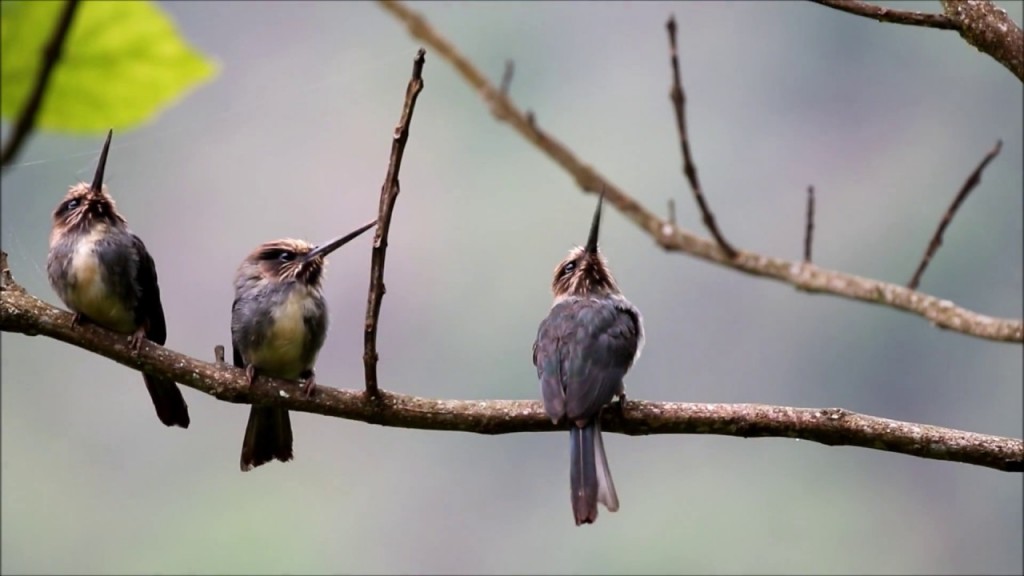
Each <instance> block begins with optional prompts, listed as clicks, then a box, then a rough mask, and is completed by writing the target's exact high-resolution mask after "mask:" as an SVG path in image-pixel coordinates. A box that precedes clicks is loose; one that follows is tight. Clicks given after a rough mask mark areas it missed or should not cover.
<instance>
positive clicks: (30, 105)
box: [0, 0, 79, 167]
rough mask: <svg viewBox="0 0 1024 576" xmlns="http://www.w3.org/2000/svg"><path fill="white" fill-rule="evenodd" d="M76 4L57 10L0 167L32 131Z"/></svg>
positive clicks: (70, 1)
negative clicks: (30, 88) (54, 21)
mask: <svg viewBox="0 0 1024 576" xmlns="http://www.w3.org/2000/svg"><path fill="white" fill-rule="evenodd" d="M78 4H79V0H67V2H65V3H64V10H63V11H61V13H60V18H59V19H58V20H57V27H56V28H54V30H53V36H51V37H50V41H49V42H47V43H46V46H45V47H44V48H43V62H42V65H41V66H40V67H39V76H37V77H36V83H35V84H34V85H33V86H32V92H30V93H29V96H28V100H26V101H25V107H24V108H22V109H21V114H19V115H18V119H17V121H15V123H14V127H13V128H12V129H11V134H10V136H8V138H7V143H6V144H4V148H3V152H2V153H0V166H3V167H7V166H8V165H10V163H11V162H14V159H15V158H17V157H18V153H20V152H21V147H22V145H23V144H24V143H25V140H26V139H27V138H28V135H29V134H31V133H32V129H33V128H35V125H36V118H37V117H38V116H39V110H40V108H42V105H43V98H44V97H45V96H46V88H47V87H48V86H49V85H50V78H51V77H52V76H53V71H54V69H55V68H56V67H57V62H58V61H60V57H61V54H62V53H63V52H64V41H65V40H66V39H67V37H68V31H70V30H71V22H72V21H74V18H75V11H76V10H78Z"/></svg>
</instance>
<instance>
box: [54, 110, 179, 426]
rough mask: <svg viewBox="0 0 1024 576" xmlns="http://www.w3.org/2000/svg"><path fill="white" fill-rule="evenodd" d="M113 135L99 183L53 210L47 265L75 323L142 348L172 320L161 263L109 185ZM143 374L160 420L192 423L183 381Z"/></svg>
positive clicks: (162, 336)
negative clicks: (167, 318)
mask: <svg viewBox="0 0 1024 576" xmlns="http://www.w3.org/2000/svg"><path fill="white" fill-rule="evenodd" d="M113 134H114V131H113V130H110V131H108V132H107V139H106V141H105V142H104V143H103V151H102V152H101V153H100V158H99V162H98V163H97V166H96V174H95V176H94V177H93V181H92V184H87V183H85V182H80V183H78V184H75V185H74V186H71V188H70V190H69V191H68V193H67V195H66V196H65V197H64V199H63V200H61V202H60V204H58V205H57V208H56V209H55V210H54V212H53V227H52V229H51V231H50V249H49V254H48V255H47V261H46V271H47V276H48V278H49V281H50V286H52V287H53V290H54V292H56V293H57V295H58V296H59V297H60V299H61V301H63V302H64V304H65V305H66V306H67V307H68V308H69V309H71V311H72V312H73V313H74V315H73V316H72V320H71V325H72V327H76V326H79V325H81V324H85V323H92V324H95V325H98V326H101V327H103V328H106V329H108V330H113V331H115V332H120V333H122V334H130V335H131V336H130V338H129V345H130V347H131V349H132V350H133V351H134V352H136V353H137V352H138V351H139V350H140V349H141V347H142V342H143V340H149V341H150V342H153V343H155V344H159V345H161V346H162V345H163V344H164V343H165V342H166V341H167V326H166V322H165V319H164V310H163V305H162V304H161V302H160V286H159V284H158V282H157V273H156V263H155V262H154V261H153V257H152V256H151V255H150V254H149V251H148V250H147V249H146V245H145V244H144V243H143V242H142V239H140V238H139V237H138V236H136V235H135V234H134V233H133V232H132V231H131V230H130V229H129V228H128V222H127V221H126V220H125V218H124V216H122V215H121V213H120V212H118V211H117V207H116V205H115V203H114V199H113V198H112V197H111V196H110V194H109V193H108V192H107V187H106V186H105V185H104V184H103V174H104V171H105V169H106V165H107V155H108V154H109V152H110V141H111V138H112V137H113ZM142 378H143V380H144V381H145V383H146V389H147V390H148V391H149V396H150V398H151V399H152V400H153V407H154V408H156V414H157V417H158V418H159V419H160V422H162V423H163V424H164V425H166V426H179V427H181V428H188V426H189V422H190V419H189V415H188V405H187V404H186V403H185V398H184V397H183V396H182V395H181V390H179V389H178V385H177V384H175V382H174V381H173V380H170V379H167V378H162V377H159V376H156V375H153V374H147V373H145V372H144V373H143V375H142Z"/></svg>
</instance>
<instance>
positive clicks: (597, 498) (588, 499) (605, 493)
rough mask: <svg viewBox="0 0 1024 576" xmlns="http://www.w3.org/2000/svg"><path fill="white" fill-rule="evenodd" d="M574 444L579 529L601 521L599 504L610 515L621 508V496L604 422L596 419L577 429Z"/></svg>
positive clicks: (572, 466) (572, 455) (575, 508)
mask: <svg viewBox="0 0 1024 576" xmlns="http://www.w3.org/2000/svg"><path fill="white" fill-rule="evenodd" d="M570 442H571V448H570V450H569V453H570V458H571V462H570V464H569V484H570V486H571V488H572V511H573V514H574V515H575V517H576V525H577V526H579V525H580V524H591V523H593V522H594V521H595V520H597V503H598V502H600V503H602V504H604V506H605V508H607V509H608V511H609V512H615V511H616V510H618V509H619V497H618V494H616V492H615V483H614V482H612V474H611V471H610V470H609V469H608V459H607V458H606V457H605V453H604V442H603V441H602V439H601V424H600V422H599V421H597V420H596V419H595V420H593V421H591V422H590V423H588V424H587V425H586V426H584V427H583V428H579V427H576V426H573V427H572V429H571V430H570Z"/></svg>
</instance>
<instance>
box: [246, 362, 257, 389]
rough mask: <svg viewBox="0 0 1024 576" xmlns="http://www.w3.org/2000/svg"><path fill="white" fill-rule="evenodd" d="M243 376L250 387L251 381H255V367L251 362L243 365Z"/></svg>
mask: <svg viewBox="0 0 1024 576" xmlns="http://www.w3.org/2000/svg"><path fill="white" fill-rule="evenodd" d="M245 378H246V379H247V380H248V381H249V386H250V387H251V386H252V383H253V382H255V381H256V367H255V366H253V365H252V364H249V365H248V366H246V367H245Z"/></svg>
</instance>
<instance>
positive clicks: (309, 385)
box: [302, 373, 316, 398]
mask: <svg viewBox="0 0 1024 576" xmlns="http://www.w3.org/2000/svg"><path fill="white" fill-rule="evenodd" d="M315 393H316V376H314V375H313V374H312V373H310V374H309V376H307V377H306V382H305V383H304V384H303V385H302V395H303V396H304V397H306V398H312V397H313V395H314V394H315Z"/></svg>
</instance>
